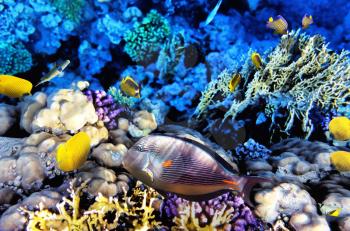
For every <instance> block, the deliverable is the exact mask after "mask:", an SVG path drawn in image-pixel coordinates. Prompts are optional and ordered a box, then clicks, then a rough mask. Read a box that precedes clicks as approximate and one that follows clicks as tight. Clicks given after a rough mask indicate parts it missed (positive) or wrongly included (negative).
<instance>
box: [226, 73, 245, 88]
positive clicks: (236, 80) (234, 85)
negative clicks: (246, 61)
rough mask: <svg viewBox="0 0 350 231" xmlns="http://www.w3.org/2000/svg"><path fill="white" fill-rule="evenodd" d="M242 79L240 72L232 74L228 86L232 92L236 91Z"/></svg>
mask: <svg viewBox="0 0 350 231" xmlns="http://www.w3.org/2000/svg"><path fill="white" fill-rule="evenodd" d="M241 79H242V76H241V74H239V73H235V74H234V75H233V76H232V79H231V80H230V83H229V86H228V87H229V89H230V92H234V91H235V90H236V88H237V86H238V84H239V83H240V82H241Z"/></svg>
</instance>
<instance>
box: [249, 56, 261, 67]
mask: <svg viewBox="0 0 350 231" xmlns="http://www.w3.org/2000/svg"><path fill="white" fill-rule="evenodd" d="M250 58H251V59H252V62H253V64H254V66H255V67H256V68H257V69H260V68H261V67H262V61H261V56H260V54H259V53H257V52H253V54H252V55H251V56H250Z"/></svg>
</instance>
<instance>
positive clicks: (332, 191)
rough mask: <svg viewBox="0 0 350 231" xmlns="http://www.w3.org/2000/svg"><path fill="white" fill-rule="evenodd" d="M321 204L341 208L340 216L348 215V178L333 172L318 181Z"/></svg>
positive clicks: (349, 197)
mask: <svg viewBox="0 0 350 231" xmlns="http://www.w3.org/2000/svg"><path fill="white" fill-rule="evenodd" d="M318 186H319V189H317V190H319V191H320V192H322V194H321V195H320V196H321V198H323V199H324V200H323V201H322V204H323V205H326V206H331V207H335V208H341V212H340V216H341V217H344V216H350V206H349V205H350V178H349V177H346V176H343V175H339V174H333V175H330V176H329V177H328V178H326V179H324V180H322V181H321V182H320V183H319V185H318Z"/></svg>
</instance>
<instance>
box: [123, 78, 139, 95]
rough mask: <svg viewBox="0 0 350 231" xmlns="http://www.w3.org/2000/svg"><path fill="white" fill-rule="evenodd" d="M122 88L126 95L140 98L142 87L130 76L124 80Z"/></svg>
mask: <svg viewBox="0 0 350 231" xmlns="http://www.w3.org/2000/svg"><path fill="white" fill-rule="evenodd" d="M120 88H121V90H122V92H124V93H125V94H126V95H128V96H131V97H135V98H140V87H139V85H138V84H137V83H136V82H135V80H134V79H133V78H131V77H130V76H127V77H125V78H124V79H123V80H122V82H121V83H120Z"/></svg>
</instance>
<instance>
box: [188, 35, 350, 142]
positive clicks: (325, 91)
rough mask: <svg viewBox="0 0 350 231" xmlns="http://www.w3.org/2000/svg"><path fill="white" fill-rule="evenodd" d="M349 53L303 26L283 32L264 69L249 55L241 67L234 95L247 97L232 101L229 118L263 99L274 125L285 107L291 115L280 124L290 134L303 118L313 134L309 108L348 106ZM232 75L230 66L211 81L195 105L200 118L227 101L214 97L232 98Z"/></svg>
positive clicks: (306, 129) (349, 82)
mask: <svg viewBox="0 0 350 231" xmlns="http://www.w3.org/2000/svg"><path fill="white" fill-rule="evenodd" d="M348 54H349V52H348V51H342V52H341V53H340V54H337V53H335V52H332V51H331V50H330V49H328V48H327V44H326V43H325V41H324V38H323V37H322V36H320V35H314V36H312V37H310V36H308V35H306V34H301V33H300V31H299V30H298V31H292V32H290V33H289V34H288V35H284V36H282V38H281V41H280V43H279V45H278V46H277V47H276V48H275V49H274V50H273V51H272V52H271V53H269V55H268V57H267V58H266V59H265V60H263V68H260V69H256V68H254V66H253V65H252V64H251V60H250V58H249V59H247V61H246V64H245V65H244V66H243V67H242V69H241V70H240V71H239V72H240V73H241V75H242V77H243V81H241V83H240V86H239V87H238V90H236V91H235V92H234V93H233V95H235V96H237V94H239V93H241V92H243V93H244V97H243V99H237V98H238V97H236V99H234V100H233V102H232V104H231V106H229V109H228V110H227V111H226V113H225V116H224V119H227V118H229V117H230V118H232V119H235V118H236V117H237V115H238V114H239V113H241V112H243V111H244V110H245V109H247V108H248V106H249V105H253V104H256V103H257V102H258V100H260V99H263V100H264V101H265V103H266V105H265V107H268V106H269V107H272V109H273V110H272V113H270V114H269V115H268V116H269V117H270V118H271V121H272V123H271V126H272V127H273V126H275V125H276V123H277V122H276V118H277V117H278V116H279V115H280V114H281V111H284V113H285V114H284V115H283V116H282V117H287V118H286V119H285V121H284V124H282V125H279V126H276V127H278V128H279V129H280V130H281V131H283V132H285V133H287V134H288V132H290V130H291V129H292V127H293V126H295V120H296V119H298V120H300V121H301V128H302V130H303V132H304V133H305V137H306V138H307V137H309V136H310V135H311V133H312V131H313V128H314V126H313V124H312V121H311V119H310V110H311V109H313V108H314V107H318V108H321V109H322V110H331V109H332V108H336V107H337V106H340V105H343V104H346V102H345V99H346V98H347V97H348V96H350V92H349V90H348V88H349V85H350V65H349V59H348V58H347V55H348ZM236 71H238V70H236ZM233 73H234V71H233V72H229V71H227V70H225V71H224V72H222V73H221V74H220V75H219V77H218V78H217V79H214V80H213V81H212V82H211V83H209V85H208V86H207V88H206V90H205V91H204V92H203V94H202V98H201V101H200V103H199V105H198V107H197V109H196V113H195V115H196V116H197V118H199V117H201V116H202V115H203V113H204V112H206V111H208V110H211V109H212V108H215V107H218V106H222V105H223V103H222V102H217V100H215V98H214V96H216V95H217V94H221V95H222V96H223V97H224V98H226V99H227V98H229V99H232V97H233V96H232V94H229V92H228V81H229V80H230V79H231V77H232V74H233ZM224 102H225V100H224Z"/></svg>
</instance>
